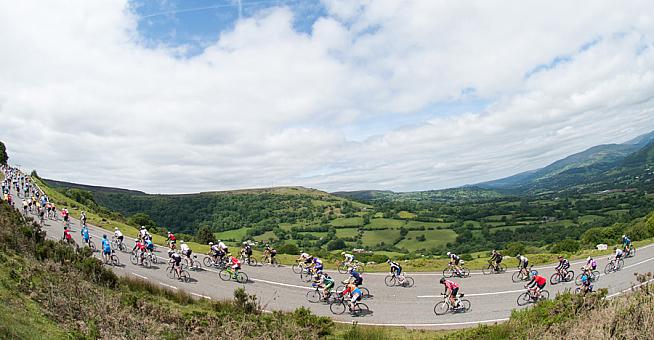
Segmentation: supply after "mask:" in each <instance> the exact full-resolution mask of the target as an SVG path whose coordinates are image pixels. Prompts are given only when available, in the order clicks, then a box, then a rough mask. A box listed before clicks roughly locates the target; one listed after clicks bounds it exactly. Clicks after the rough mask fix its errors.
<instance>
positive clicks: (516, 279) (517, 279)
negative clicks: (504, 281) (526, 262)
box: [511, 271, 522, 283]
mask: <svg viewBox="0 0 654 340" xmlns="http://www.w3.org/2000/svg"><path fill="white" fill-rule="evenodd" d="M511 280H512V281H513V282H514V283H517V282H520V281H522V273H520V272H519V271H517V272H515V273H513V275H511Z"/></svg>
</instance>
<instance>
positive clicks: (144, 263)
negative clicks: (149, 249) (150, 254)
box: [141, 259, 151, 268]
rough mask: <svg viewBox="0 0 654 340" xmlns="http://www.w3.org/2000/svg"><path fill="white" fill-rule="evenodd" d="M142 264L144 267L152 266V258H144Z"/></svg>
mask: <svg viewBox="0 0 654 340" xmlns="http://www.w3.org/2000/svg"><path fill="white" fill-rule="evenodd" d="M141 265H143V267H145V268H150V266H151V264H150V260H148V259H143V261H142V262H141Z"/></svg>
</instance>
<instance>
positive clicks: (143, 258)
mask: <svg viewBox="0 0 654 340" xmlns="http://www.w3.org/2000/svg"><path fill="white" fill-rule="evenodd" d="M139 260H140V261H139ZM129 261H130V262H132V264H133V265H141V266H143V267H145V268H150V266H151V264H150V260H148V258H147V256H146V255H145V254H139V253H138V252H132V255H131V256H130V257H129ZM139 262H140V263H139Z"/></svg>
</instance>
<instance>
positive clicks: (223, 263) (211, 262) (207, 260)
mask: <svg viewBox="0 0 654 340" xmlns="http://www.w3.org/2000/svg"><path fill="white" fill-rule="evenodd" d="M202 263H203V264H204V266H205V267H216V268H218V269H224V268H226V267H227V260H226V259H225V258H222V259H218V261H216V260H215V259H214V257H213V255H208V256H205V257H204V259H202Z"/></svg>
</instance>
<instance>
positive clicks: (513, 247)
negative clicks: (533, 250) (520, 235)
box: [505, 242, 525, 256]
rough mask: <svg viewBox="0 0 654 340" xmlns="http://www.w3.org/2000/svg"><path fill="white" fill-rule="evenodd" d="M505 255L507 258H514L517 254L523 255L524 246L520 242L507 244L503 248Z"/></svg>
mask: <svg viewBox="0 0 654 340" xmlns="http://www.w3.org/2000/svg"><path fill="white" fill-rule="evenodd" d="M505 248H506V252H505V253H506V254H507V255H509V256H516V255H518V254H524V252H525V245H524V243H522V242H509V243H507V244H506V246H505Z"/></svg>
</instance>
